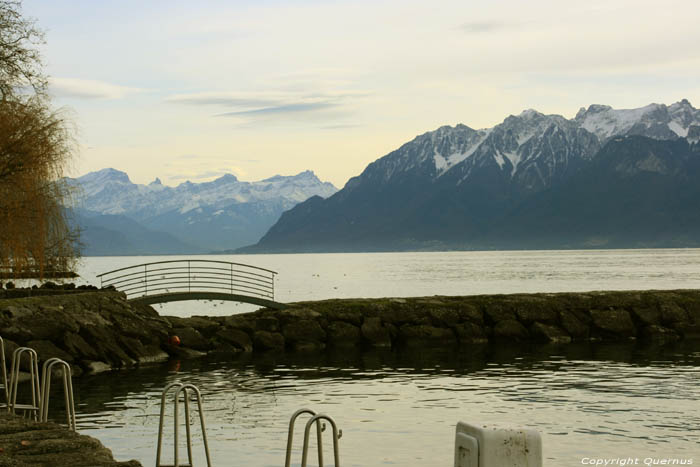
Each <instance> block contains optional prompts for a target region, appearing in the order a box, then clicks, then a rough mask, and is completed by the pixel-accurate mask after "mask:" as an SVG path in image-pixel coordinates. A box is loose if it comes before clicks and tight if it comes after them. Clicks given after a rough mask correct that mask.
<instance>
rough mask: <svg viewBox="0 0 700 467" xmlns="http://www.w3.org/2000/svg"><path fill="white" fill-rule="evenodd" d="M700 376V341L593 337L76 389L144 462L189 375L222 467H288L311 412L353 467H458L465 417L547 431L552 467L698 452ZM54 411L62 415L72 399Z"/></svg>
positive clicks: (238, 363)
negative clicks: (171, 386)
mask: <svg viewBox="0 0 700 467" xmlns="http://www.w3.org/2000/svg"><path fill="white" fill-rule="evenodd" d="M698 377H700V343H683V344H678V345H675V346H667V347H659V348H649V347H648V346H646V347H642V346H637V345H634V344H605V345H603V344H598V345H595V344H588V343H586V344H581V345H569V346H563V347H558V346H535V347H532V346H523V347H508V348H506V347H504V346H500V347H496V346H474V347H471V348H466V349H461V350H459V351H455V350H434V351H426V350H418V349H406V350H403V351H401V352H391V351H374V352H358V351H347V350H346V351H343V352H337V353H333V352H330V353H324V354H287V355H281V356H280V355H268V356H262V357H256V358H251V357H249V356H241V357H240V358H237V359H235V360H229V361H214V360H200V361H183V362H170V363H168V364H167V365H158V366H152V367H148V368H142V369H138V370H131V371H124V372H119V373H112V374H102V375H95V376H90V377H85V378H81V379H80V380H79V381H77V382H76V387H75V391H76V406H77V410H78V412H79V416H78V424H79V429H80V431H82V432H84V433H87V434H91V435H93V436H96V437H98V438H100V439H101V440H102V441H103V442H104V443H105V444H106V445H107V446H108V447H110V448H111V449H112V450H113V452H114V454H115V456H116V457H117V458H118V459H124V460H126V459H131V458H136V459H139V460H140V461H142V462H143V463H144V465H149V464H152V463H153V461H154V457H155V450H154V442H155V437H156V431H157V426H158V409H159V396H160V390H161V389H162V388H163V387H164V386H165V385H166V384H168V383H170V382H172V381H175V380H180V381H183V382H188V383H193V384H196V385H198V386H199V387H200V388H201V389H202V393H203V395H204V400H205V414H206V418H207V426H208V427H209V430H208V435H209V440H210V448H211V451H212V457H213V459H214V462H215V465H229V464H230V465H233V464H234V463H235V464H237V465H251V466H267V465H270V466H272V465H280V463H281V462H282V459H283V456H284V446H285V441H286V424H287V422H288V418H289V416H290V415H291V414H292V413H293V412H294V411H295V410H296V409H298V408H300V407H303V406H308V407H310V408H313V409H315V410H317V411H321V412H326V413H329V414H330V415H332V416H333V417H334V418H335V419H336V421H337V422H338V424H339V427H340V428H342V429H343V432H344V436H343V438H342V440H341V456H342V459H343V464H344V465H358V466H372V465H411V466H433V465H451V462H452V449H453V436H454V434H453V431H454V425H455V424H456V422H457V421H459V420H465V421H472V422H477V423H489V422H496V423H504V422H506V423H516V424H519V425H526V426H531V427H534V428H536V429H538V430H540V432H541V433H542V434H543V440H544V449H545V453H546V457H547V459H548V460H547V465H552V466H560V465H578V464H579V463H580V458H581V457H582V456H591V455H595V456H598V457H600V456H604V455H609V456H613V457H621V456H642V455H643V456H652V457H653V456H665V457H669V456H676V457H678V456H686V457H688V456H692V455H697V453H698V448H697V446H698V443H700V404H698V402H697V401H698V400H699V399H700V387H698V385H697V381H698ZM56 400H57V401H58V398H56ZM53 413H54V414H55V415H57V418H58V419H59V421H60V414H61V413H62V409H60V408H58V404H57V408H56V411H55V412H53ZM301 426H303V424H302V425H301ZM300 429H301V428H300ZM197 433H198V431H197V430H195V443H196V442H197V439H198V438H197V436H198V435H197ZM296 439H299V440H301V435H300V434H299V435H297V438H296ZM166 446H167V444H166ZM166 449H167V450H166V451H164V452H166V453H168V455H171V452H172V451H171V450H172V447H167V448H166ZM328 452H329V455H330V452H331V451H330V450H329V451H328ZM196 454H197V455H199V458H197V457H196V459H195V461H196V462H198V463H201V462H203V453H202V452H201V450H196ZM697 461H699V462H700V459H697ZM296 462H299V459H297V460H296Z"/></svg>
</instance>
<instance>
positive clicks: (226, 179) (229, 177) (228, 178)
mask: <svg viewBox="0 0 700 467" xmlns="http://www.w3.org/2000/svg"><path fill="white" fill-rule="evenodd" d="M237 181H238V178H236V176H235V175H233V174H224V175H222V176H221V177H219V178H217V179H216V180H214V182H215V183H234V182H237Z"/></svg>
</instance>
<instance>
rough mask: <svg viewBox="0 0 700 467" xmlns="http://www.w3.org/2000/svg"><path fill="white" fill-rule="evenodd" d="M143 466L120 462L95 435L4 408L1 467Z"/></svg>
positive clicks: (0, 421)
mask: <svg viewBox="0 0 700 467" xmlns="http://www.w3.org/2000/svg"><path fill="white" fill-rule="evenodd" d="M30 465H31V466H45V467H141V463H140V462H137V461H128V462H117V461H115V460H114V458H113V457H112V452H111V451H110V450H109V449H107V448H106V447H104V446H103V445H102V443H100V442H99V441H98V440H96V439H95V438H91V437H90V436H85V435H80V434H78V433H76V432H74V431H70V430H68V429H66V428H63V427H61V426H60V425H57V424H55V423H37V422H34V421H31V420H27V419H24V418H20V417H18V416H13V415H10V414H8V413H6V412H5V411H0V467H5V466H7V467H25V466H30Z"/></svg>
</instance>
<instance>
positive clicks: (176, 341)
mask: <svg viewBox="0 0 700 467" xmlns="http://www.w3.org/2000/svg"><path fill="white" fill-rule="evenodd" d="M170 345H175V346H178V345H180V338H179V337H177V336H172V337H171V338H170Z"/></svg>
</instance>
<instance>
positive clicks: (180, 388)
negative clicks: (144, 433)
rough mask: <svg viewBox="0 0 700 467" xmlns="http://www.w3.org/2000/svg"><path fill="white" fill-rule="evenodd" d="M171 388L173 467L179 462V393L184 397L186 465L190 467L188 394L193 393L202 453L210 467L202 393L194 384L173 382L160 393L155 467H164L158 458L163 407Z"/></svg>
mask: <svg viewBox="0 0 700 467" xmlns="http://www.w3.org/2000/svg"><path fill="white" fill-rule="evenodd" d="M172 388H175V394H174V396H173V402H174V407H173V417H174V420H173V424H174V441H175V446H174V452H173V457H174V465H173V467H179V466H180V461H179V446H178V441H179V439H178V438H179V431H180V427H179V412H178V405H179V402H180V393H182V394H183V395H184V396H185V401H184V403H185V419H186V421H185V433H186V436H187V457H188V460H189V464H187V465H188V466H189V467H192V433H191V430H190V393H189V391H192V392H194V394H195V396H196V400H197V409H198V411H199V421H200V425H201V428H202V441H203V443H204V453H205V455H206V458H207V467H211V457H210V456H209V443H208V442H207V431H206V426H205V423H204V411H203V410H202V393H201V392H200V391H199V388H198V387H197V386H195V385H194V384H184V383H180V382H175V383H170V384H168V385H167V386H165V388H164V389H163V392H162V393H161V396H160V421H159V423H158V446H157V448H156V467H165V466H163V465H162V464H161V463H160V458H161V452H162V446H163V428H164V424H165V405H166V399H167V395H168V392H170V390H171V389H172Z"/></svg>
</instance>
